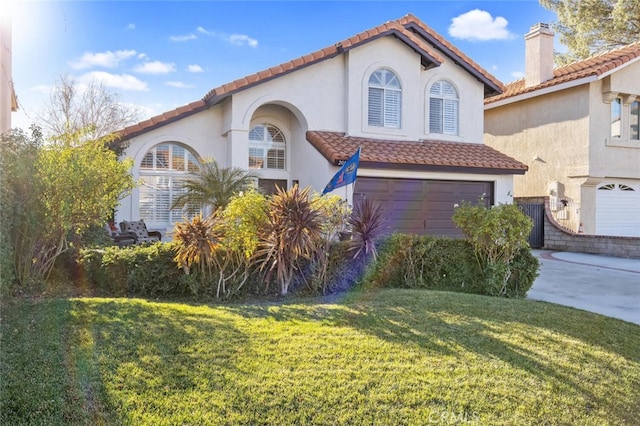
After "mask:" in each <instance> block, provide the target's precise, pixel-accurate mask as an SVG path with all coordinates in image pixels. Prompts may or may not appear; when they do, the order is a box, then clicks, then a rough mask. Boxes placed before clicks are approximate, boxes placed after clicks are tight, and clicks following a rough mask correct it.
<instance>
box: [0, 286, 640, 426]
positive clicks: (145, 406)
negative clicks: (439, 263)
mask: <svg viewBox="0 0 640 426" xmlns="http://www.w3.org/2000/svg"><path fill="white" fill-rule="evenodd" d="M0 327H1V333H2V334H1V336H0V338H1V340H0V345H1V346H0V373H1V384H0V404H1V405H0V424H12V425H17V424H47V425H55V424H59V425H67V424H92V425H93V424H109V425H111V424H153V425H163V424H166V425H169V424H171V425H173V424H194V425H202V424H212V425H215V424H229V425H237V424H251V425H256V424H270V425H285V424H287V425H288V424H314V425H315V424H331V425H333V424H349V425H360V424H367V425H372V424H380V425H400V424H407V425H412V424H490V425H500V424H504V425H514V424H517V425H527V424H532V425H534V424H535V425H538V424H598V425H601V424H615V425H620V424H634V423H635V422H637V420H638V419H640V326H637V325H634V324H630V323H625V322H622V321H619V320H615V319H611V318H606V317H603V316H600V315H596V314H591V313H587V312H583V311H578V310H575V309H571V308H564V307H560V306H555V305H551V304H547V303H540V302H532V301H526V300H512V299H499V298H490V297H484V296H477V295H467V294H455V293H446V292H434V291H426V290H381V291H359V292H353V293H350V294H348V295H346V296H341V297H339V298H334V299H321V298H314V299H293V300H287V301H286V302H282V303H279V302H273V303H251V304H235V305H214V306H208V305H197V304H193V303H176V302H162V301H149V300H142V299H57V300H42V301H35V302H34V301H17V302H5V304H4V305H2V311H1V323H0Z"/></svg>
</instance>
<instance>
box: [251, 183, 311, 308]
mask: <svg viewBox="0 0 640 426" xmlns="http://www.w3.org/2000/svg"><path fill="white" fill-rule="evenodd" d="M309 191H310V188H309V187H306V188H304V189H302V190H301V189H300V188H299V187H298V185H294V186H293V187H292V188H291V189H289V190H288V191H284V190H282V189H281V188H278V192H277V193H276V194H275V195H274V196H273V197H272V198H271V200H270V201H269V213H268V221H267V223H266V226H265V228H264V231H263V233H262V235H261V239H260V240H261V241H260V250H258V251H257V252H256V257H257V258H258V259H260V263H261V268H262V269H265V268H266V269H267V271H269V272H270V273H271V272H274V271H275V274H276V279H277V281H278V283H279V285H280V294H281V295H283V296H284V295H286V294H287V291H288V290H289V285H291V283H292V282H293V280H294V274H295V272H296V270H298V269H299V267H300V264H301V262H303V261H304V260H311V259H312V258H313V256H314V254H315V252H316V250H317V249H318V246H319V243H320V240H321V227H322V221H321V218H320V213H319V212H318V210H316V209H314V208H313V204H312V201H311V200H310V198H309Z"/></svg>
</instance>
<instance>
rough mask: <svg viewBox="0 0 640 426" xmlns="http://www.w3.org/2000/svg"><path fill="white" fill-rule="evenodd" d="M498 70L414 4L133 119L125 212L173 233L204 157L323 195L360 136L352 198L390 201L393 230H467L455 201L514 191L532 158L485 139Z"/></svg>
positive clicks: (496, 199) (264, 180)
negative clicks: (486, 111) (184, 189)
mask: <svg viewBox="0 0 640 426" xmlns="http://www.w3.org/2000/svg"><path fill="white" fill-rule="evenodd" d="M502 90H503V86H502V84H501V83H500V82H499V81H497V80H496V79H495V78H494V77H493V76H492V75H490V74H489V73H488V72H486V71H485V70H484V69H482V68H481V67H479V66H478V65H477V64H476V63H474V62H473V61H472V60H471V59H470V58H468V57H467V56H466V55H464V54H463V53H462V52H460V51H459V50H458V49H456V48H455V47H454V46H453V45H452V44H450V43H449V42H448V41H446V40H445V39H444V38H443V37H441V36H440V35H439V34H437V33H436V32H435V31H433V30H432V29H431V28H429V27H428V26H427V25H425V24H424V23H423V22H421V21H420V20H419V19H417V18H416V17H414V16H412V15H407V16H405V17H403V18H401V19H398V20H395V21H390V22H387V23H385V24H382V25H380V26H378V27H376V28H373V29H370V30H368V31H365V32H363V33H360V34H358V35H355V36H353V37H351V38H348V39H346V40H343V41H341V42H338V43H336V44H334V45H332V46H329V47H327V48H324V49H322V50H318V51H316V52H313V53H310V54H308V55H305V56H303V57H300V58H297V59H294V60H292V61H290V62H286V63H283V64H281V65H278V66H275V67H272V68H269V69H267V70H264V71H260V72H258V73H256V74H253V75H249V76H247V77H244V78H241V79H239V80H236V81H233V82H231V83H229V84H225V85H222V86H220V87H217V88H215V89H213V90H211V91H210V92H209V93H207V94H206V95H205V96H204V98H203V99H202V100H199V101H196V102H193V103H191V104H189V105H186V106H184V107H181V108H178V109H176V110H174V111H171V112H167V113H165V114H162V115H160V116H157V117H154V118H151V119H150V120H147V121H144V122H141V123H139V124H137V125H134V126H131V127H128V128H126V129H124V130H123V131H122V132H121V133H120V134H121V137H122V139H123V140H124V141H126V142H127V143H128V148H127V149H126V152H125V155H126V156H129V157H131V158H133V160H134V162H135V166H134V169H133V174H134V178H135V179H136V180H141V181H142V182H143V185H142V186H140V187H139V188H137V189H135V190H134V191H133V193H132V195H131V196H129V197H127V198H126V199H125V200H123V202H122V205H121V207H120V208H119V209H118V211H117V213H116V220H117V221H120V220H124V219H137V218H143V219H144V220H145V221H146V222H147V224H148V226H149V228H151V229H158V230H161V231H164V232H165V233H166V232H167V231H170V230H171V229H172V228H173V224H174V223H175V222H176V221H180V220H182V217H183V212H182V211H181V210H177V211H176V210H170V206H171V204H172V200H173V198H174V197H175V196H176V195H177V194H179V192H180V191H181V185H180V182H181V181H182V180H183V179H184V178H185V176H186V175H187V174H188V173H190V172H193V171H194V170H197V168H198V167H199V164H200V162H201V161H203V160H204V159H206V158H214V159H216V160H217V161H218V163H220V164H221V165H222V166H237V167H240V168H243V169H246V170H250V171H252V172H253V174H254V175H255V176H257V177H258V184H259V186H260V187H261V188H263V189H264V190H265V191H267V192H272V191H273V189H274V188H275V185H279V186H280V187H289V186H291V185H293V184H295V183H299V184H300V185H301V186H303V187H304V186H311V187H312V188H313V189H314V190H315V191H318V192H321V191H322V190H323V188H324V187H325V185H326V184H327V183H328V182H329V180H330V179H331V177H332V176H333V175H334V174H335V173H336V171H337V170H338V165H339V164H340V163H341V162H342V161H344V160H346V159H347V158H349V157H350V156H351V155H352V154H353V153H354V152H355V151H356V150H357V149H358V147H361V148H362V150H361V155H360V166H359V169H358V175H357V176H358V178H357V181H356V183H355V186H354V187H353V189H349V190H345V188H339V189H337V190H336V191H335V193H337V194H338V195H340V196H343V197H344V198H346V199H347V200H348V201H349V202H352V201H353V198H354V197H362V196H366V197H368V198H372V199H375V200H377V201H379V202H380V203H382V204H383V206H384V207H385V211H386V216H387V218H388V219H389V224H390V225H391V226H390V229H393V230H399V231H405V232H417V233H431V234H440V235H459V234H458V231H457V230H456V229H455V227H454V226H453V224H452V222H451V215H452V214H453V209H454V204H455V203H459V202H461V201H462V200H468V201H472V202H473V201H477V200H478V198H480V197H484V198H485V200H487V201H488V202H490V203H492V204H494V203H506V202H511V201H512V190H513V175H514V174H522V173H524V172H525V171H526V166H525V165H524V164H522V163H520V162H518V161H516V160H514V159H512V158H510V157H508V156H506V155H504V154H501V153H500V152H498V151H496V150H494V149H493V148H490V147H488V146H486V145H484V144H483V141H482V138H483V102H484V99H485V98H486V97H488V96H492V95H497V94H500V93H502Z"/></svg>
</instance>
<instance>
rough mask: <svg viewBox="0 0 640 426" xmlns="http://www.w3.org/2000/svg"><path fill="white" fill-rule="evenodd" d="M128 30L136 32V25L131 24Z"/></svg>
mask: <svg viewBox="0 0 640 426" xmlns="http://www.w3.org/2000/svg"><path fill="white" fill-rule="evenodd" d="M127 29H128V30H130V31H133V30H135V29H136V24H129V25H127Z"/></svg>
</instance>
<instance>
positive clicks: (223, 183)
mask: <svg viewBox="0 0 640 426" xmlns="http://www.w3.org/2000/svg"><path fill="white" fill-rule="evenodd" d="M252 182H253V177H252V176H251V174H250V173H249V172H247V171H245V170H242V169H240V168H237V167H221V166H220V165H219V164H218V162H217V161H216V160H213V159H211V160H208V161H205V162H204V163H203V164H202V167H201V168H200V171H199V172H198V173H196V175H195V176H193V177H190V178H188V179H185V181H184V184H183V188H184V189H185V190H186V192H185V193H184V194H182V195H180V196H179V197H177V198H176V200H175V201H174V203H173V206H172V208H183V207H184V206H186V205H193V206H198V207H200V208H206V207H210V208H211V209H212V212H214V211H216V210H217V209H219V208H222V209H224V208H225V207H226V206H227V204H229V201H231V198H232V197H233V196H234V195H236V194H238V193H240V192H242V191H246V190H247V189H248V188H249V187H250V186H251V184H252Z"/></svg>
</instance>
